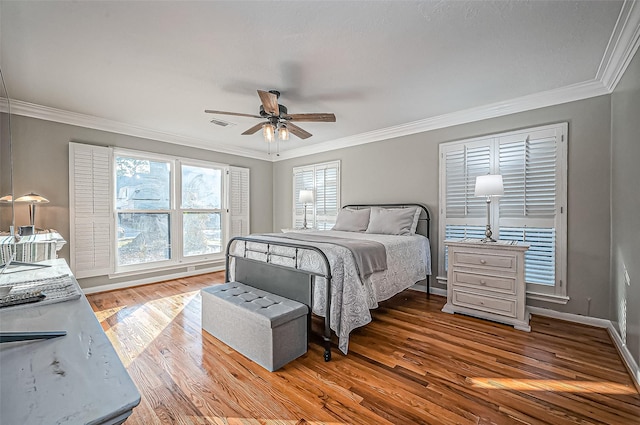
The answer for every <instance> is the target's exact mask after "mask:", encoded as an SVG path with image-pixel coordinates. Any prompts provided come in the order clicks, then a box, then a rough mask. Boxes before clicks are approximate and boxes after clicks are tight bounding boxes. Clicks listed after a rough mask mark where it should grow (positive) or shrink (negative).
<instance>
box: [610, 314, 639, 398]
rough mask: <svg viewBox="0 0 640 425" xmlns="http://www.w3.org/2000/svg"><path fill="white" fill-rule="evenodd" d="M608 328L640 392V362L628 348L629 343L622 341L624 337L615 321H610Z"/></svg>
mask: <svg viewBox="0 0 640 425" xmlns="http://www.w3.org/2000/svg"><path fill="white" fill-rule="evenodd" d="M607 330H608V331H609V335H611V339H612V340H613V343H614V344H615V345H616V348H618V352H619V353H620V355H621V356H622V360H623V361H624V363H625V364H626V366H627V369H629V374H630V375H631V377H632V378H633V380H634V383H635V384H636V388H637V389H638V391H639V392H640V368H638V363H636V361H635V360H634V358H633V356H632V355H631V352H630V351H629V349H628V348H627V345H626V344H625V343H624V342H622V338H620V334H618V331H617V330H616V328H615V326H613V323H611V322H609V327H608V328H607Z"/></svg>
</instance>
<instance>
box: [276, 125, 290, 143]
mask: <svg viewBox="0 0 640 425" xmlns="http://www.w3.org/2000/svg"><path fill="white" fill-rule="evenodd" d="M278 138H279V139H280V140H289V129H288V128H287V126H286V125H284V124H280V127H278Z"/></svg>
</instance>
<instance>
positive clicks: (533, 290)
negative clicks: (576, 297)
mask: <svg viewBox="0 0 640 425" xmlns="http://www.w3.org/2000/svg"><path fill="white" fill-rule="evenodd" d="M567 134H568V124H567V123H560V124H553V125H547V126H541V127H535V128H528V129H523V130H518V131H512V132H508V133H500V134H494V135H489V136H483V137H478V138H473V139H465V140H459V141H455V142H448V143H442V144H440V149H439V150H440V157H439V159H440V220H439V222H440V229H439V230H440V231H439V234H440V241H439V244H438V253H439V259H440V260H439V264H438V272H439V277H438V280H440V281H446V261H447V258H446V257H447V256H446V250H445V246H444V243H443V242H444V240H445V239H446V238H457V237H471V238H478V237H483V234H484V226H485V225H486V204H485V200H484V199H482V198H477V197H475V196H474V193H473V192H474V186H475V178H476V177H477V176H479V175H484V174H502V176H503V179H504V182H505V195H504V196H502V197H500V198H497V199H494V200H493V202H492V203H491V227H492V230H493V233H494V237H497V238H502V239H515V240H524V241H527V242H529V243H530V244H531V248H530V249H529V251H527V254H526V258H525V274H526V279H527V297H528V298H530V299H537V300H544V301H549V302H554V303H562V304H564V303H566V302H567V301H568V300H569V298H568V297H567V270H566V263H567V144H568V138H567Z"/></svg>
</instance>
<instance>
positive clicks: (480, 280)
mask: <svg viewBox="0 0 640 425" xmlns="http://www.w3.org/2000/svg"><path fill="white" fill-rule="evenodd" d="M453 284H454V285H458V284H460V285H468V286H475V287H478V288H482V289H488V290H496V291H500V292H504V293H508V294H515V293H516V279H515V277H501V276H490V275H486V274H476V273H468V272H461V271H457V270H454V271H453Z"/></svg>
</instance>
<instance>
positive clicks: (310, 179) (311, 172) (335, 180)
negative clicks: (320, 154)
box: [293, 161, 340, 230]
mask: <svg viewBox="0 0 640 425" xmlns="http://www.w3.org/2000/svg"><path fill="white" fill-rule="evenodd" d="M301 190H312V191H313V197H314V202H313V204H309V205H307V227H310V228H315V229H318V230H328V229H331V228H332V227H333V225H334V224H335V222H336V216H337V215H338V210H339V209H340V161H332V162H326V163H322V164H313V165H307V166H304V167H296V168H294V169H293V227H294V228H301V227H302V224H303V221H304V205H303V204H302V203H300V202H299V201H298V200H299V197H300V191H301Z"/></svg>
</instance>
